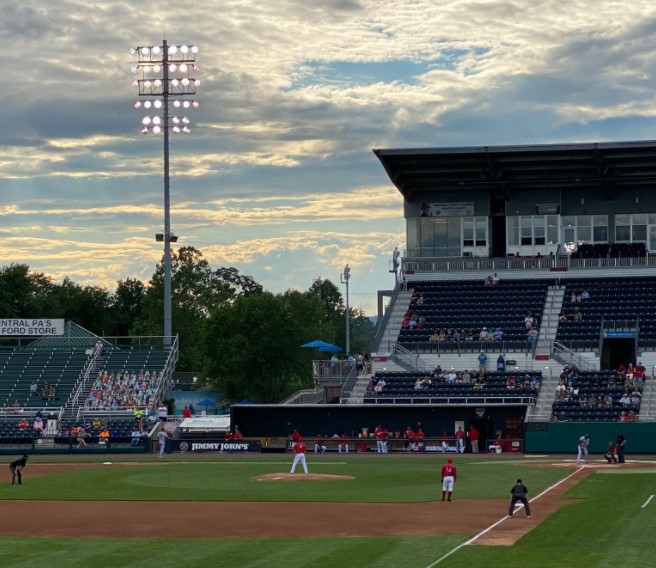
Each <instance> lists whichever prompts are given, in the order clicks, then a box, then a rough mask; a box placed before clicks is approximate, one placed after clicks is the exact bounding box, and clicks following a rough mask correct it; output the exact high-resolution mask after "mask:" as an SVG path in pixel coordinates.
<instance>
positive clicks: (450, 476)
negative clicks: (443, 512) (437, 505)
mask: <svg viewBox="0 0 656 568" xmlns="http://www.w3.org/2000/svg"><path fill="white" fill-rule="evenodd" d="M456 477H458V468H456V466H455V465H453V460H452V459H451V458H449V459H448V460H447V461H446V463H445V464H444V465H443V466H442V501H444V498H445V497H447V500H448V501H451V495H452V494H453V484H454V483H455V482H456Z"/></svg>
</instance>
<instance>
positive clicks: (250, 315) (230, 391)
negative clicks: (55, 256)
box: [0, 247, 373, 403]
mask: <svg viewBox="0 0 656 568" xmlns="http://www.w3.org/2000/svg"><path fill="white" fill-rule="evenodd" d="M163 296H164V265H163V261H162V262H160V263H159V264H157V266H156V268H155V272H154V273H153V275H152V277H151V279H150V281H149V282H147V283H143V282H142V281H140V280H138V279H136V278H127V279H126V280H119V281H117V284H116V288H115V289H114V290H113V291H110V290H107V289H106V288H103V287H100V286H88V285H87V286H82V285H79V284H76V283H75V282H73V281H72V280H71V279H69V278H68V277H67V278H64V279H63V281H62V282H60V283H57V282H54V281H53V279H52V278H51V277H49V276H47V275H45V274H42V273H40V272H35V271H32V270H30V268H29V266H28V265H26V264H18V263H14V264H10V265H9V266H5V267H2V268H0V318H26V317H38V318H63V319H66V320H69V321H73V322H75V323H76V324H78V325H80V326H82V327H84V328H85V329H87V330H89V331H91V332H93V333H95V334H97V335H99V336H104V337H116V336H121V337H127V336H161V335H163V333H164V322H163V312H164V302H163ZM171 297H172V320H173V334H174V335H177V336H178V338H179V347H180V357H179V360H178V364H177V366H176V370H178V371H192V372H196V373H199V377H200V378H202V383H203V384H205V385H207V386H210V387H212V388H216V389H217V390H218V391H219V392H221V394H222V396H223V397H224V399H225V400H227V401H229V402H236V401H239V400H242V399H244V398H248V399H250V400H252V401H254V402H260V403H276V402H280V400H282V399H284V398H285V397H287V396H289V395H291V394H293V393H294V392H296V391H297V390H299V389H303V388H311V387H312V386H313V383H312V368H311V361H312V359H315V358H317V357H318V356H319V354H318V353H317V352H316V350H310V349H301V348H300V345H302V344H303V343H307V342H309V341H312V340H314V339H323V340H324V341H327V342H329V343H336V344H337V345H340V346H342V347H343V346H344V345H345V343H346V341H345V335H346V331H345V328H346V319H345V318H346V313H345V311H346V310H345V306H344V301H343V298H342V295H341V293H340V290H339V288H338V287H337V286H336V285H335V284H333V283H332V282H331V281H330V280H327V279H326V280H317V281H315V282H313V284H312V286H310V287H309V288H308V289H307V290H305V291H303V292H301V291H297V290H287V291H286V292H284V293H282V294H273V293H271V292H267V291H265V290H264V288H263V287H262V286H261V285H260V284H259V283H258V282H256V281H255V280H254V279H253V278H252V277H251V276H247V275H243V274H240V272H239V271H238V270H237V269H236V268H233V267H227V268H226V267H219V268H216V269H215V268H212V266H210V264H209V263H208V262H207V260H205V259H204V258H203V254H202V252H201V251H200V250H198V249H196V248H194V247H182V248H180V249H178V250H177V251H175V250H174V251H172V255H171ZM350 312H351V313H350V317H351V319H350V328H351V331H350V335H351V337H350V344H351V348H352V350H353V351H354V352H360V353H365V352H368V351H369V344H370V343H369V342H370V340H371V338H372V335H373V325H372V323H371V322H370V320H369V318H367V317H366V316H365V315H364V313H363V312H362V311H361V310H357V309H352V308H351V309H350Z"/></svg>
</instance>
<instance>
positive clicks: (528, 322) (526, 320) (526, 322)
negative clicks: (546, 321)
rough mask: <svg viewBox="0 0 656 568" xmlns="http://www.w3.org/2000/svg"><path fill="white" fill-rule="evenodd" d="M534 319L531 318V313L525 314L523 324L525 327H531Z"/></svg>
mask: <svg viewBox="0 0 656 568" xmlns="http://www.w3.org/2000/svg"><path fill="white" fill-rule="evenodd" d="M534 322H535V320H534V319H533V316H532V315H531V314H527V315H526V317H525V318H524V325H525V326H526V329H531V328H532V327H533V323H534Z"/></svg>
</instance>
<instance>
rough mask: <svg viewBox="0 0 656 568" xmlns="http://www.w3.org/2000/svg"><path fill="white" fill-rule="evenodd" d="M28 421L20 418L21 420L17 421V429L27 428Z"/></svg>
mask: <svg viewBox="0 0 656 568" xmlns="http://www.w3.org/2000/svg"><path fill="white" fill-rule="evenodd" d="M29 426H30V425H29V423H28V422H27V420H25V418H21V420H20V421H19V422H18V429H19V430H27V429H28V428H29Z"/></svg>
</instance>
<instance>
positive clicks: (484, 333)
mask: <svg viewBox="0 0 656 568" xmlns="http://www.w3.org/2000/svg"><path fill="white" fill-rule="evenodd" d="M478 339H479V341H489V339H490V336H489V334H488V332H487V327H484V328H483V329H481V331H480V333H479V334H478Z"/></svg>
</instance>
